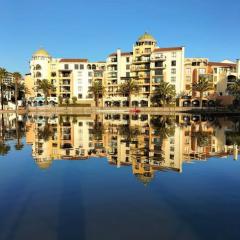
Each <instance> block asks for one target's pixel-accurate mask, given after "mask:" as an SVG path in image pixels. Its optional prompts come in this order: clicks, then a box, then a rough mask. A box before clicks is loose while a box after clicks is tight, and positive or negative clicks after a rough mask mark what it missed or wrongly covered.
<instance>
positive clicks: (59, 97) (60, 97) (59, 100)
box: [58, 95, 63, 104]
mask: <svg viewBox="0 0 240 240" xmlns="http://www.w3.org/2000/svg"><path fill="white" fill-rule="evenodd" d="M58 102H59V103H60V104H62V103H63V97H62V96H61V95H59V96H58Z"/></svg>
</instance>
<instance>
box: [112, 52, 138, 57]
mask: <svg viewBox="0 0 240 240" xmlns="http://www.w3.org/2000/svg"><path fill="white" fill-rule="evenodd" d="M132 54H133V52H122V53H121V56H129V55H132ZM113 56H117V53H111V54H110V55H109V57H113Z"/></svg>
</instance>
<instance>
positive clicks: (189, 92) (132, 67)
mask: <svg viewBox="0 0 240 240" xmlns="http://www.w3.org/2000/svg"><path fill="white" fill-rule="evenodd" d="M202 78H206V79H207V81H208V83H209V86H210V87H211V90H209V91H206V92H204V94H203V106H208V105H212V104H214V102H215V101H216V100H219V102H221V103H222V104H223V105H224V104H231V103H232V101H233V97H232V96H229V94H228V91H227V88H228V86H229V85H230V84H233V83H235V82H236V80H237V79H239V78H240V61H239V60H237V61H236V62H233V61H228V60H224V61H222V62H211V61H209V59H207V58H186V57H185V48H184V47H182V46H180V47H167V48H166V47H159V46H158V44H157V41H156V39H155V38H154V37H153V36H152V35H150V34H148V33H145V34H143V35H142V36H140V37H139V38H138V40H137V41H136V43H135V44H134V46H133V49H132V51H130V52H122V51H121V50H120V49H118V50H117V51H116V52H115V53H112V54H110V55H109V56H108V57H107V59H106V61H105V62H94V63H91V62H89V61H88V60H87V59H66V58H53V57H51V56H50V55H49V54H48V52H47V51H45V50H44V49H40V50H38V51H37V52H35V53H34V54H33V57H32V60H31V61H30V74H28V75H26V78H25V83H26V85H27V88H28V89H29V90H30V91H29V92H30V93H29V94H27V98H28V100H29V103H31V104H35V105H41V104H43V102H44V98H43V97H44V93H43V91H42V90H41V89H39V82H40V81H42V80H43V79H47V80H48V81H49V82H50V83H51V84H52V85H53V86H54V89H53V90H52V91H51V94H50V95H49V96H48V103H53V104H54V103H62V102H63V103H64V102H65V101H66V99H68V100H70V102H71V101H73V99H74V98H75V99H76V100H75V102H76V103H77V104H80V105H82V106H94V105H95V102H94V95H93V94H92V93H91V92H90V91H89V88H90V87H91V86H92V83H93V82H94V81H99V82H101V83H102V85H103V87H104V89H105V94H104V95H103V96H101V97H100V99H99V103H98V105H99V106H104V107H126V106H129V105H130V106H133V107H151V106H154V105H153V103H152V102H151V97H152V95H153V94H154V92H155V90H156V88H157V87H158V86H159V85H160V83H161V82H162V81H163V82H167V83H169V84H171V85H172V86H174V88H175V91H176V98H177V101H176V102H177V104H178V105H179V106H195V107H198V106H200V93H199V92H197V91H194V89H193V85H194V84H196V83H198V82H199V81H200V79H202ZM129 81H133V82H134V83H135V84H137V85H138V87H139V92H138V93H135V94H131V100H130V101H131V103H129V102H128V101H129V98H128V97H127V96H126V94H123V93H121V92H120V87H121V85H122V84H124V83H127V82H129ZM60 99H61V101H60Z"/></svg>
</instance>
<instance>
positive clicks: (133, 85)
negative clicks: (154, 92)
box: [119, 79, 140, 107]
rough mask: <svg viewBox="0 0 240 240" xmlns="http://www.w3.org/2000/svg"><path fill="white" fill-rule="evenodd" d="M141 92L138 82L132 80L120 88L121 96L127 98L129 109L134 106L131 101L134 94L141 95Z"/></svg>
mask: <svg viewBox="0 0 240 240" xmlns="http://www.w3.org/2000/svg"><path fill="white" fill-rule="evenodd" d="M139 91H140V87H139V85H138V84H137V82H135V81H133V80H131V79H130V80H128V81H126V82H125V83H122V84H121V85H120V87H119V92H120V94H122V95H123V96H127V98H128V106H129V107H131V106H132V101H131V97H132V94H133V95H135V94H137V93H139Z"/></svg>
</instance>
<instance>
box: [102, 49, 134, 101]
mask: <svg viewBox="0 0 240 240" xmlns="http://www.w3.org/2000/svg"><path fill="white" fill-rule="evenodd" d="M132 57H133V54H132V52H121V50H120V49H118V50H117V52H116V53H112V54H110V55H109V56H108V58H107V61H106V66H107V67H106V81H105V85H104V86H105V87H106V93H105V96H104V105H105V106H127V98H126V97H124V96H121V94H120V93H119V87H120V85H121V84H123V83H124V82H125V81H127V80H129V79H130V66H131V64H132Z"/></svg>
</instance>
